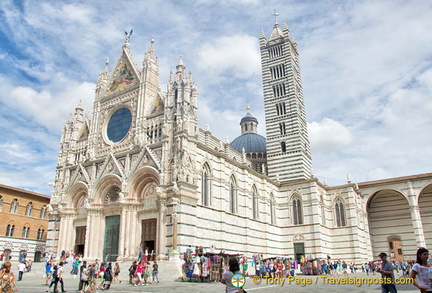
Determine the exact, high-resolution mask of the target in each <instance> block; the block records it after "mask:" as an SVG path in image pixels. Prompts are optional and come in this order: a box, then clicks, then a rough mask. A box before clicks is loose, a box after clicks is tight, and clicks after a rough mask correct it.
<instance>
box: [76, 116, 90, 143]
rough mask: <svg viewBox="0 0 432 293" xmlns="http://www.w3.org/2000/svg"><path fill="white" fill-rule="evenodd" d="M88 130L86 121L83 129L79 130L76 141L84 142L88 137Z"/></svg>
mask: <svg viewBox="0 0 432 293" xmlns="http://www.w3.org/2000/svg"><path fill="white" fill-rule="evenodd" d="M89 133H90V130H89V126H88V123H87V121H86V122H85V123H84V126H83V128H82V129H81V133H80V135H79V136H78V141H80V140H86V139H87V138H88V136H89Z"/></svg>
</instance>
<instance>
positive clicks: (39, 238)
mask: <svg viewBox="0 0 432 293" xmlns="http://www.w3.org/2000/svg"><path fill="white" fill-rule="evenodd" d="M44 232H45V230H44V229H38V233H37V240H42V239H43V236H44Z"/></svg>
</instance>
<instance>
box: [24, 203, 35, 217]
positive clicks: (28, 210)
mask: <svg viewBox="0 0 432 293" xmlns="http://www.w3.org/2000/svg"><path fill="white" fill-rule="evenodd" d="M32 212H33V203H32V202H29V203H28V205H27V207H26V211H25V215H26V216H27V217H31V215H32Z"/></svg>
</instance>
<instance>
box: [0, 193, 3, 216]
mask: <svg viewBox="0 0 432 293" xmlns="http://www.w3.org/2000/svg"><path fill="white" fill-rule="evenodd" d="M2 210H3V196H1V195H0V212H1V211H2Z"/></svg>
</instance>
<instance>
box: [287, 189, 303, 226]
mask: <svg viewBox="0 0 432 293" xmlns="http://www.w3.org/2000/svg"><path fill="white" fill-rule="evenodd" d="M290 207H291V213H292V224H293V225H301V224H303V223H304V221H303V201H302V199H301V196H300V194H298V193H294V194H293V195H292V196H291V200H290Z"/></svg>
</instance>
